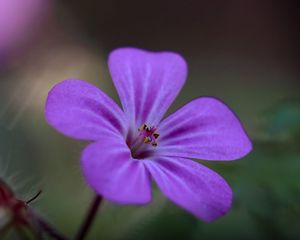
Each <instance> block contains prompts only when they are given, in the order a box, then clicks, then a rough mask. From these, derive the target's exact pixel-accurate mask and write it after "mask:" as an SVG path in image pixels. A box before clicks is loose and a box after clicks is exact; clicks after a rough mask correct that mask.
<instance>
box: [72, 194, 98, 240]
mask: <svg viewBox="0 0 300 240" xmlns="http://www.w3.org/2000/svg"><path fill="white" fill-rule="evenodd" d="M101 201H102V196H99V195H96V196H95V198H94V200H93V202H92V203H91V205H90V208H89V210H88V212H87V215H86V217H85V220H84V222H83V223H82V225H81V227H80V229H79V231H78V233H77V235H76V237H75V239H76V240H83V239H84V238H85V237H86V235H87V233H88V231H89V229H90V227H91V225H92V223H93V221H94V219H95V216H96V213H97V210H98V208H99V206H100V203H101Z"/></svg>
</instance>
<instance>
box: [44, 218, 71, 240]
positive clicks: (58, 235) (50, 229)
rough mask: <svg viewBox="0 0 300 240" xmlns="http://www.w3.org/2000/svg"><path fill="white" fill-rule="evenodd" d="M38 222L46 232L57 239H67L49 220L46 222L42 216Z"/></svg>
mask: <svg viewBox="0 0 300 240" xmlns="http://www.w3.org/2000/svg"><path fill="white" fill-rule="evenodd" d="M38 223H39V225H40V226H41V228H42V229H43V231H44V232H46V233H47V234H48V235H49V236H50V237H52V238H53V239H56V240H67V239H68V238H66V237H65V236H64V235H62V234H61V233H60V232H58V231H57V230H56V229H55V228H54V227H53V226H51V225H50V224H49V223H48V222H46V221H45V220H44V219H42V218H41V217H39V218H38Z"/></svg>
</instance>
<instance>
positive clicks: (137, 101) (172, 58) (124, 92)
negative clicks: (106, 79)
mask: <svg viewBox="0 0 300 240" xmlns="http://www.w3.org/2000/svg"><path fill="white" fill-rule="evenodd" d="M109 69H110V72H111V75H112V79H113V81H114V84H115V86H116V89H117V91H118V94H119V96H120V99H121V102H122V105H123V108H124V111H125V113H126V114H127V116H128V118H129V119H130V120H131V122H132V123H133V124H135V126H140V125H141V124H144V123H146V124H150V125H157V124H158V122H159V121H160V119H161V118H162V117H163V115H164V113H165V112H166V110H167V109H168V107H169V106H170V104H171V103H172V102H173V100H174V98H175V97H176V95H177V94H178V93H179V91H180V89H181V88H182V86H183V84H184V82H185V78H186V74H187V66H186V63H185V61H184V59H183V58H182V57H181V56H180V55H178V54H176V53H172V52H158V53H154V52H147V51H144V50H139V49H135V48H121V49H117V50H115V51H113V52H112V53H111V54H110V56H109Z"/></svg>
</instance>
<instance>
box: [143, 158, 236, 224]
mask: <svg viewBox="0 0 300 240" xmlns="http://www.w3.org/2000/svg"><path fill="white" fill-rule="evenodd" d="M146 166H147V168H148V170H149V171H150V173H151V175H152V177H153V178H154V179H155V181H156V183H157V185H158V186H159V188H160V189H161V191H162V192H163V193H164V194H165V195H166V196H167V197H168V198H169V199H171V200H172V201H173V202H174V203H176V204H177V205H179V206H181V207H182V208H184V209H186V210H188V211H189V212H191V213H192V214H194V215H195V216H196V217H198V218H201V219H203V220H204V221H207V222H209V221H213V220H215V219H217V218H219V217H221V216H223V215H224V214H226V213H227V212H228V211H229V209H230V207H231V200H232V191H231V188H230V187H229V185H228V184H227V183H226V181H225V180H224V179H223V178H222V177H221V176H220V175H218V174H217V173H215V172H214V171H212V170H210V169H209V168H207V167H205V166H203V165H201V164H199V163H196V162H193V161H191V160H188V159H184V158H171V157H161V158H159V157H158V158H156V159H152V160H146Z"/></svg>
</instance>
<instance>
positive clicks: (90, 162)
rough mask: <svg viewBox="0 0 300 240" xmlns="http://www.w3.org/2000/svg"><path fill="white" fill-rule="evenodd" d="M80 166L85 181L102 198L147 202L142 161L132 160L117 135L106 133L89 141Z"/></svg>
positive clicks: (146, 175) (148, 192) (148, 184)
mask: <svg viewBox="0 0 300 240" xmlns="http://www.w3.org/2000/svg"><path fill="white" fill-rule="evenodd" d="M81 165H82V169H83V174H84V176H85V179H86V181H87V183H88V184H89V185H90V186H91V187H92V188H93V189H94V190H95V191H96V192H97V193H98V194H100V195H102V196H103V197H104V198H106V199H108V200H110V201H113V202H116V203H121V204H145V203H148V202H149V201H151V178H150V174H149V172H148V171H147V169H146V168H145V165H144V162H143V161H139V160H135V159H132V157H131V154H130V150H129V149H128V147H127V145H126V143H125V142H124V140H123V139H122V138H121V137H119V138H118V137H114V136H107V137H106V138H104V137H103V138H101V139H99V142H96V143H92V144H90V145H89V146H88V147H87V148H86V149H85V150H84V151H83V154H82V158H81Z"/></svg>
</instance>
